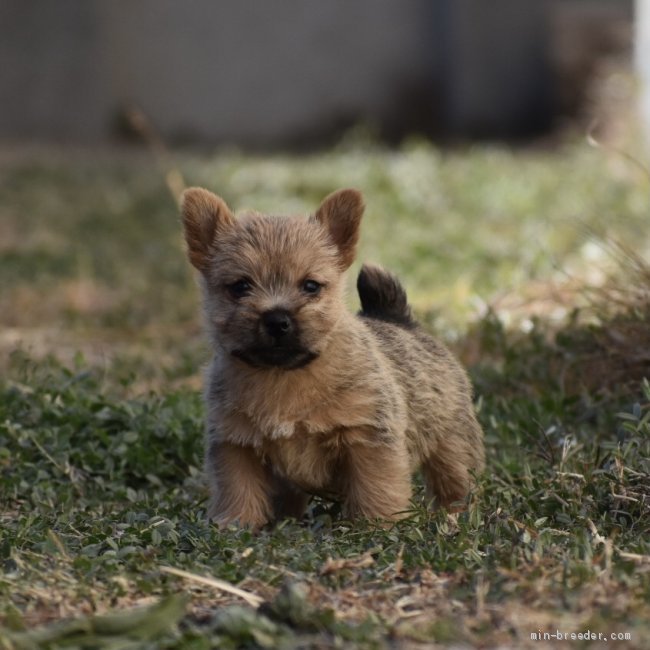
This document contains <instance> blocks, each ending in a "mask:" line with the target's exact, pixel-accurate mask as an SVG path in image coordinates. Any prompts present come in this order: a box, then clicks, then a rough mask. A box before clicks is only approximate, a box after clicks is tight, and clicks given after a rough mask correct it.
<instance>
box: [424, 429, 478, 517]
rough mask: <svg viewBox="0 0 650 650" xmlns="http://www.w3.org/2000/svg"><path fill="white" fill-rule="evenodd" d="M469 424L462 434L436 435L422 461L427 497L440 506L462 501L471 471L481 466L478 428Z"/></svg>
mask: <svg viewBox="0 0 650 650" xmlns="http://www.w3.org/2000/svg"><path fill="white" fill-rule="evenodd" d="M471 424H472V425H473V426H471V427H470V428H469V430H468V433H467V434H465V435H459V434H458V433H456V434H455V435H453V434H451V435H450V434H447V435H444V436H440V438H439V440H438V444H437V445H436V448H435V450H434V451H432V452H431V453H430V454H429V455H428V456H427V457H426V458H424V460H423V461H422V474H423V476H424V482H425V486H426V490H427V497H428V498H429V499H435V501H436V504H437V505H438V506H441V507H443V508H449V507H450V506H451V505H452V504H454V503H457V502H459V501H463V500H464V499H465V497H466V496H467V494H468V493H469V491H470V490H471V488H472V486H473V484H474V479H473V476H472V473H478V472H480V471H481V470H482V469H483V465H484V451H483V441H482V439H481V437H480V428H479V427H478V424H477V423H475V422H474V423H471Z"/></svg>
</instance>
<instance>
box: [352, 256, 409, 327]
mask: <svg viewBox="0 0 650 650" xmlns="http://www.w3.org/2000/svg"><path fill="white" fill-rule="evenodd" d="M357 290H358V292H359V298H360V299H361V311H360V312H359V315H360V316H365V317H366V318H375V319H377V320H383V321H387V322H389V323H395V324H396V325H401V326H402V327H407V328H412V327H415V325H416V323H415V321H414V320H413V316H412V315H411V308H410V307H409V304H408V299H407V297H406V291H404V287H402V285H401V284H400V282H399V280H398V279H397V278H396V277H395V276H394V275H393V274H392V273H389V272H388V271H384V269H382V268H379V267H378V266H370V265H368V264H364V265H363V266H362V267H361V271H360V272H359V278H358V279H357Z"/></svg>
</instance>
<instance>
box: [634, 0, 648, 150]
mask: <svg viewBox="0 0 650 650" xmlns="http://www.w3.org/2000/svg"><path fill="white" fill-rule="evenodd" d="M635 22H636V30H635V49H634V59H635V64H636V65H635V67H636V71H637V74H638V77H639V112H640V114H641V119H642V120H643V124H644V126H645V133H646V142H647V144H648V146H650V0H636V20H635Z"/></svg>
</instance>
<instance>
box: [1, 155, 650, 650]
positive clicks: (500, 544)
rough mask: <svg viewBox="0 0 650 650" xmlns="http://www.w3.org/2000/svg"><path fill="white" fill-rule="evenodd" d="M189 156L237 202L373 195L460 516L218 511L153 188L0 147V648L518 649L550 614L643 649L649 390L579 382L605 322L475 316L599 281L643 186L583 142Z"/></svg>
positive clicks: (649, 564) (631, 220) (133, 167)
mask: <svg viewBox="0 0 650 650" xmlns="http://www.w3.org/2000/svg"><path fill="white" fill-rule="evenodd" d="M178 160H179V166H180V169H181V170H182V171H183V173H184V175H185V176H186V177H187V178H188V179H189V181H190V182H191V183H193V184H194V183H196V184H203V185H206V186H208V187H210V188H212V189H215V190H217V191H220V192H221V193H222V194H223V195H224V196H225V198H226V199H227V200H228V201H229V202H230V203H231V204H232V206H233V207H235V208H242V207H246V206H248V207H255V208H258V209H261V210H271V211H282V212H293V211H305V210H310V209H313V207H314V206H315V205H316V204H317V203H318V202H319V200H320V199H321V198H322V196H323V195H325V194H326V193H328V192H329V191H331V190H332V189H334V188H336V187H339V186H346V185H352V186H356V187H359V188H360V189H362V190H363V191H364V193H365V195H366V200H367V204H368V213H367V218H366V220H365V222H364V230H363V233H362V240H363V244H362V251H361V257H363V258H365V259H372V260H374V261H379V262H381V263H383V264H385V265H386V266H388V267H390V268H392V269H393V270H395V271H397V272H398V273H399V274H400V275H401V276H402V278H403V279H404V281H405V284H406V285H407V287H408V289H409V292H410V293H411V295H412V296H413V300H414V303H415V305H416V307H417V311H418V313H419V314H420V316H422V317H423V318H424V319H425V320H426V322H427V323H428V324H429V326H431V327H432V328H433V329H435V330H436V331H438V332H442V333H443V334H445V335H449V334H453V339H454V341H455V344H456V347H457V350H458V352H459V354H461V356H462V357H463V358H464V359H466V360H467V361H468V362H469V363H470V366H471V368H470V370H471V373H472V377H473V380H474V384H475V387H476V394H477V409H478V415H479V418H480V420H481V422H482V424H483V427H484V429H485V433H486V444H487V451H488V469H487V471H486V472H485V475H484V476H483V477H481V479H480V482H479V486H478V488H477V490H476V494H475V495H474V497H473V499H472V500H471V502H470V503H469V506H468V508H467V510H466V511H464V512H462V513H459V514H457V515H448V514H446V513H444V512H437V513H430V512H428V511H427V509H426V507H425V504H424V503H423V496H422V491H421V489H420V490H418V492H417V497H416V499H415V501H414V503H413V511H412V513H411V516H410V517H409V518H408V519H406V520H404V521H401V522H399V523H398V524H395V525H394V526H392V527H391V528H389V529H385V528H382V527H379V526H377V525H375V524H374V523H373V522H348V521H345V520H343V519H342V518H341V516H340V513H339V512H338V510H337V508H336V506H335V505H331V504H327V503H323V502H320V501H317V502H315V503H314V504H312V506H311V508H310V510H309V513H308V516H307V518H306V519H305V521H303V522H282V523H281V524H279V525H278V526H277V527H275V528H274V529H272V530H265V531H263V532H262V533H261V534H259V535H253V534H251V533H250V532H249V531H246V530H237V529H235V528H231V529H228V530H225V531H218V530H216V529H215V528H214V527H213V526H212V525H209V524H208V523H207V522H206V521H205V499H206V494H205V487H204V485H203V482H202V478H201V462H202V461H201V458H202V420H203V406H202V403H201V399H200V390H199V387H200V369H201V365H202V364H203V363H204V362H205V360H206V355H207V351H206V348H205V345H204V344H203V343H202V339H201V333H200V326H199V319H198V313H199V310H198V295H197V291H196V287H195V285H194V279H193V277H192V274H191V271H190V269H189V265H188V264H187V262H186V261H185V259H184V256H183V251H182V246H181V238H180V232H179V226H178V218H177V214H176V208H175V206H174V204H173V201H172V200H171V199H170V197H169V196H168V193H167V191H166V188H165V186H164V183H163V182H162V180H161V178H160V177H159V175H158V174H157V172H156V171H155V170H153V169H152V168H151V166H150V164H149V162H148V160H147V159H146V158H141V157H139V156H134V155H126V154H124V153H112V154H102V155H97V156H93V157H91V156H89V155H84V154H74V155H68V156H67V157H66V158H60V157H58V156H57V155H56V152H50V153H47V154H45V155H41V156H39V157H35V156H34V155H29V156H20V157H17V158H16V159H14V160H4V161H3V162H2V164H1V165H0V228H1V229H2V230H1V231H0V235H1V237H0V277H1V278H2V292H1V293H0V307H1V309H0V325H2V326H3V327H4V332H3V333H1V334H0V354H2V355H3V358H0V371H1V372H2V376H1V377H0V625H1V626H2V627H0V648H59V647H68V648H170V649H176V648H211V647H226V648H228V647H232V648H235V647H268V648H275V647H286V648H292V647H389V646H398V647H399V646H404V647H418V646H419V645H422V647H430V645H431V644H433V643H438V644H439V645H441V646H451V645H453V644H458V643H465V644H466V645H470V646H482V647H495V646H508V647H517V648H519V647H528V646H532V645H535V644H536V643H538V642H536V641H531V636H530V635H531V633H536V632H538V631H539V630H541V631H542V632H549V633H555V632H556V631H558V630H559V631H561V632H566V633H569V634H571V633H576V634H577V633H582V632H585V631H586V630H590V632H595V633H603V634H606V635H607V636H608V637H609V635H610V634H612V633H626V632H629V633H630V634H631V640H630V641H626V642H621V647H626V648H645V647H647V643H648V639H650V624H649V623H648V621H650V387H649V386H648V384H647V382H644V381H642V379H641V377H642V375H638V374H635V375H634V376H632V375H630V376H629V377H627V379H628V380H629V381H626V382H620V383H618V382H617V383H616V384H615V385H612V383H611V382H608V381H607V377H604V376H603V377H602V381H599V376H598V375H596V376H589V377H586V376H581V369H584V368H585V367H587V366H585V365H583V364H582V359H583V356H582V355H583V354H587V353H588V352H589V349H593V345H592V348H589V345H590V344H589V341H593V340H594V338H595V339H598V331H597V330H596V329H593V328H592V329H584V328H581V327H579V326H578V325H576V324H573V325H572V324H569V325H567V326H566V327H565V328H564V329H561V330H560V331H559V332H556V330H557V326H554V328H550V327H549V326H547V325H545V324H543V323H537V322H536V321H534V322H533V324H532V330H531V331H529V332H527V333H522V332H512V331H509V330H507V329H506V328H505V327H504V325H503V317H505V316H504V315H503V314H502V315H501V316H502V318H499V317H497V316H495V315H493V314H488V315H487V316H485V317H483V318H482V319H481V320H479V321H478V322H477V323H475V324H470V323H469V322H468V319H469V318H470V316H471V315H472V314H474V317H475V314H476V305H477V304H482V303H485V302H489V301H490V299H491V298H492V297H493V296H495V295H497V294H502V293H504V292H505V291H508V292H512V293H514V294H515V295H524V294H526V293H527V292H528V291H529V288H530V286H533V285H531V283H538V282H542V283H545V282H547V281H549V280H550V279H553V278H557V274H558V271H557V269H558V268H560V269H570V270H571V271H572V273H574V274H575V275H576V276H577V277H578V278H585V277H588V273H589V272H590V271H591V270H593V269H592V267H593V265H594V262H593V248H590V246H589V243H590V242H592V241H593V240H594V238H595V237H596V235H597V234H600V235H607V234H609V235H615V236H616V237H617V238H619V239H620V240H622V241H627V242H634V244H635V247H636V249H637V250H640V251H642V250H643V247H644V246H645V245H647V242H648V238H647V235H646V231H647V205H648V203H647V193H646V192H645V189H644V188H643V186H641V185H640V184H639V182H638V179H637V178H636V177H635V176H634V175H632V174H628V172H627V170H626V169H625V168H619V167H617V166H616V165H615V163H614V162H613V161H611V160H609V159H608V158H605V157H603V155H602V154H601V153H598V152H595V151H593V150H590V149H586V148H584V147H582V146H579V145H571V146H567V147H566V148H564V149H562V150H561V151H559V152H553V153H551V152H543V151H534V150H531V151H519V152H511V151H508V150H506V149H500V148H480V149H475V150H469V151H456V152H444V153H443V152H440V151H438V150H436V149H434V148H432V147H430V146H428V145H425V144H423V143H413V144H412V145H409V146H406V147H404V148H403V149H401V150H397V151H385V150H382V149H379V148H377V147H375V146H372V145H359V144H358V143H356V144H355V145H354V146H352V144H349V143H348V144H347V145H345V144H344V145H341V147H340V148H339V149H337V150H333V151H331V152H329V153H324V154H321V155H318V156H309V157H306V158H304V157H302V158H301V157H290V156H266V157H252V156H241V155H238V154H236V153H223V154H220V155H218V156H203V157H192V156H180V157H179V159H178ZM612 215H615V216H616V218H615V219H613V218H612ZM601 264H602V265H604V264H605V261H604V260H602V259H599V260H598V265H601ZM353 302H354V301H352V303H353ZM564 307H566V305H564ZM506 315H507V314H506ZM519 315H520V316H522V317H525V316H526V312H525V308H524V309H523V310H521V309H520V314H519ZM529 327H530V324H529ZM554 332H555V333H554ZM585 349H586V352H585ZM642 352H643V351H640V354H641V353H642ZM646 367H647V365H646ZM635 372H636V370H635ZM592 375H593V373H592ZM164 567H173V568H176V569H180V570H183V571H186V572H188V573H190V574H192V575H193V576H195V577H196V576H203V577H208V578H217V579H220V580H223V581H226V582H227V583H230V584H231V585H238V586H239V587H240V588H241V589H243V590H245V591H246V592H248V593H249V594H251V595H252V596H251V597H252V598H253V600H254V602H256V603H257V602H262V603H263V604H262V605H261V606H260V607H259V608H257V607H253V606H251V605H250V604H247V603H246V601H245V600H242V599H241V598H240V597H238V596H236V595H234V594H231V593H229V592H227V591H223V590H221V589H219V588H217V587H216V586H215V585H207V584H203V583H201V582H198V581H197V580H196V579H191V578H181V577H178V576H177V575H173V574H170V573H169V572H168V571H167V570H166V569H165V568H164ZM556 643H561V642H559V641H558V642H556ZM607 645H608V646H611V645H612V641H611V639H610V640H609V641H608V643H607ZM540 647H541V646H540ZM614 647H616V644H614Z"/></svg>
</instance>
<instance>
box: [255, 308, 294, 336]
mask: <svg viewBox="0 0 650 650" xmlns="http://www.w3.org/2000/svg"><path fill="white" fill-rule="evenodd" d="M262 323H264V329H265V330H266V331H267V332H268V333H269V334H270V335H271V336H272V337H274V338H276V339H279V338H282V337H283V336H287V335H288V334H291V332H293V321H292V320H291V316H290V314H289V312H288V311H285V310H284V309H271V310H269V311H266V312H264V313H263V314H262Z"/></svg>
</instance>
